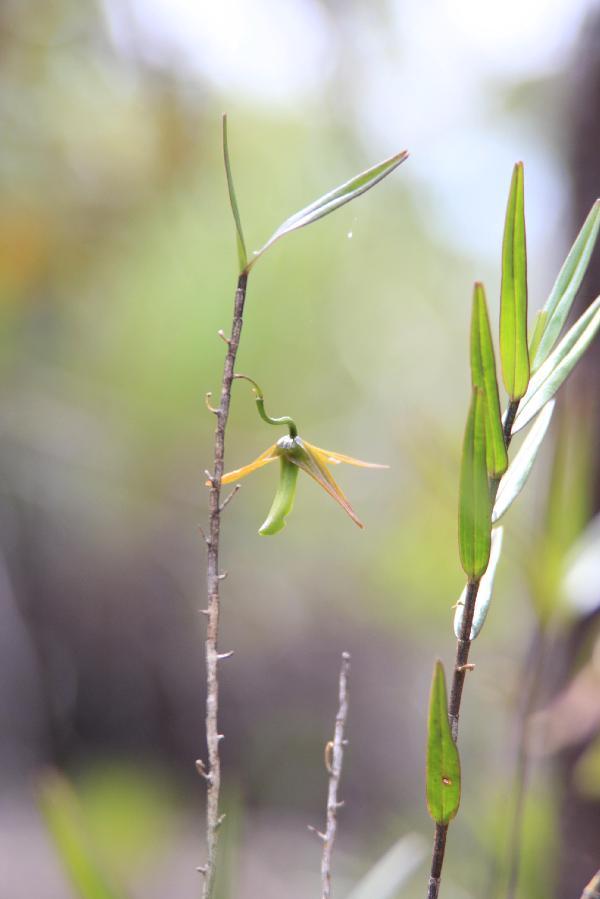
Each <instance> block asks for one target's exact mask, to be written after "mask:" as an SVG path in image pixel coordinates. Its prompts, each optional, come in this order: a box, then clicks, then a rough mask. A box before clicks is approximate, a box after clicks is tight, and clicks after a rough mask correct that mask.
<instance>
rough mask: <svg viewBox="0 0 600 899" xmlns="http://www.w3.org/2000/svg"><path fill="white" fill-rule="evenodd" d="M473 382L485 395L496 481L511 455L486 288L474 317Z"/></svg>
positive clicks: (478, 287)
mask: <svg viewBox="0 0 600 899" xmlns="http://www.w3.org/2000/svg"><path fill="white" fill-rule="evenodd" d="M471 380H472V383H473V387H478V388H479V389H480V390H482V391H483V392H484V394H485V408H486V417H485V452H486V462H487V470H488V473H489V474H490V475H491V476H492V477H499V476H500V475H502V474H504V472H505V471H506V469H507V467H508V454H507V452H506V445H505V443H504V434H503V433H502V419H501V415H500V397H499V396H498V380H497V378H496V360H495V358H494V344H493V343H492V332H491V330H490V320H489V316H488V311H487V303H486V300H485V290H484V287H483V284H479V283H477V284H475V289H474V291H473V313H472V317H471Z"/></svg>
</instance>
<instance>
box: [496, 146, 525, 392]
mask: <svg viewBox="0 0 600 899" xmlns="http://www.w3.org/2000/svg"><path fill="white" fill-rule="evenodd" d="M500 358H501V359H502V376H503V378H504V386H505V387H506V390H507V391H508V394H509V396H510V398H511V400H515V399H520V397H522V396H523V394H524V393H525V391H526V390H527V383H528V381H529V351H528V348H527V247H526V241H525V209H524V196H523V163H522V162H518V163H517V164H516V165H515V167H514V171H513V176H512V181H511V185H510V193H509V196H508V205H507V207H506V219H505V224H504V240H503V242H502V291H501V296H500Z"/></svg>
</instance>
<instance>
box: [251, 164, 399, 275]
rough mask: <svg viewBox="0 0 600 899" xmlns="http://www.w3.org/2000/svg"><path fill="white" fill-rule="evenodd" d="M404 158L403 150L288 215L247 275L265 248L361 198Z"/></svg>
mask: <svg viewBox="0 0 600 899" xmlns="http://www.w3.org/2000/svg"><path fill="white" fill-rule="evenodd" d="M407 158H408V153H407V152H406V150H403V151H402V152H401V153H397V154H396V155H395V156H391V157H390V158H389V159H385V160H384V161H383V162H380V163H378V164H377V165H374V166H373V167H372V168H370V169H367V171H366V172H361V174H360V175H356V176H355V177H354V178H351V179H350V181H346V182H345V183H344V184H341V185H340V186H339V187H336V188H335V189H334V190H332V191H330V192H329V193H326V194H324V195H323V196H322V197H319V199H318V200H315V202H314V203H311V204H310V205H309V206H305V207H304V209H301V210H300V211H299V212H296V213H294V215H291V216H290V217H289V218H287V219H286V220H285V221H284V222H282V224H281V225H280V226H279V228H277V230H276V231H275V232H274V233H273V234H272V235H271V237H270V238H269V240H268V241H267V242H266V244H265V245H264V246H263V247H261V249H260V250H258V251H257V252H256V253H255V254H254V258H253V259H251V260H250V262H249V264H248V266H247V268H248V271H249V270H250V269H251V268H252V266H253V265H254V263H255V262H256V261H257V259H258V258H259V257H260V256H262V255H263V253H265V252H266V251H267V250H268V249H269V247H271V246H273V244H274V243H275V242H276V241H277V240H279V238H280V237H283V236H284V235H285V234H289V233H290V232H291V231H296V230H298V228H304V227H305V226H306V225H310V224H311V223H312V222H316V221H317V220H318V219H320V218H323V217H324V216H326V215H329V213H330V212H334V210H336V209H339V208H340V206H343V205H344V204H345V203H349V202H350V201H351V200H354V199H355V198H356V197H359V196H360V195H361V194H364V193H365V192H366V191H368V190H370V189H371V188H372V187H374V186H375V185H376V184H378V183H379V182H380V181H382V180H383V179H384V178H385V177H387V175H389V174H390V173H391V172H393V171H394V169H396V168H398V166H399V165H400V164H401V163H402V162H404V161H405V159H407Z"/></svg>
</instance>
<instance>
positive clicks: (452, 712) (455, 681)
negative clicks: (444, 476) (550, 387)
mask: <svg viewBox="0 0 600 899" xmlns="http://www.w3.org/2000/svg"><path fill="white" fill-rule="evenodd" d="M518 408H519V400H511V401H510V403H509V405H508V408H507V410H506V418H505V421H504V425H503V433H504V445H505V446H506V449H508V448H509V446H510V442H511V439H512V434H511V431H512V426H513V423H514V420H515V416H516V414H517V409H518ZM499 484H500V478H490V512H491V510H492V509H493V507H494V501H495V499H496V494H497V493H498V486H499ZM479 584H480V580H475V581H469V582H468V584H467V595H466V597H465V605H464V612H463V620H462V627H461V631H460V637H459V638H458V642H457V644H456V658H455V662H454V673H453V676H452V687H451V690H450V702H449V703H448V720H449V722H450V728H451V730H452V739H453V740H454V742H455V743H456V742H457V741H458V722H459V717H460V706H461V702H462V693H463V686H464V683H465V676H466V673H467V671H468V670H469V668H468V662H469V652H470V649H471V627H472V625H473V615H474V613H475V601H476V599H477V591H478V590H479ZM447 832H448V825H447V824H436V826H435V833H434V840H433V856H432V860H431V874H430V876H429V887H428V892H427V899H437V897H438V895H439V890H440V883H441V877H442V868H443V866H444V857H445V852H446V835H447Z"/></svg>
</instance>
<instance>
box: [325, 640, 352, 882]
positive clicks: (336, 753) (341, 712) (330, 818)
mask: <svg viewBox="0 0 600 899" xmlns="http://www.w3.org/2000/svg"><path fill="white" fill-rule="evenodd" d="M349 673H350V653H348V652H343V653H342V666H341V669H340V679H339V708H338V712H337V715H336V718H335V732H334V737H333V740H332V742H331V743H328V744H327V746H326V747H325V764H326V766H327V770H328V772H329V788H328V791H327V823H326V827H325V833H324V834H322V835H321V836H322V838H323V854H322V856H321V899H330V897H331V856H332V853H333V844H334V842H335V837H336V833H337V813H338V809H339V808H340V806H341V805H342V803H341V802H339V801H338V789H339V785H340V778H341V776H342V764H343V761H344V746H345V744H346V741H345V740H344V729H345V727H346V719H347V717H348V675H349Z"/></svg>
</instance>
